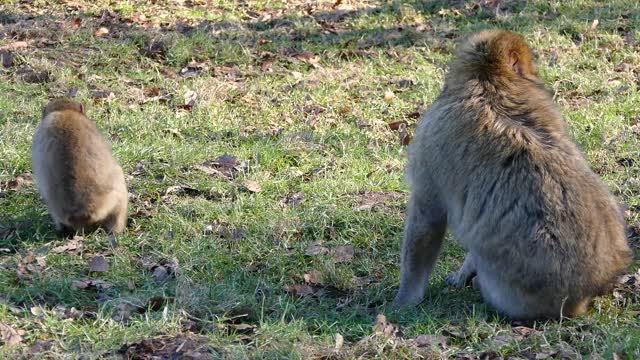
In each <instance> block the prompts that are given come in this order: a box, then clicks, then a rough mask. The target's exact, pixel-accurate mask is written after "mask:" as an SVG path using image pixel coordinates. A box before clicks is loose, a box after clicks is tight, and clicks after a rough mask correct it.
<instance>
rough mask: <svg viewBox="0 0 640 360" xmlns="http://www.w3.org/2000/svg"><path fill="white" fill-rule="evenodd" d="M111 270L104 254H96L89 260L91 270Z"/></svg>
mask: <svg viewBox="0 0 640 360" xmlns="http://www.w3.org/2000/svg"><path fill="white" fill-rule="evenodd" d="M107 271H109V263H108V262H107V259H105V258H104V256H95V257H93V259H91V261H90V262H89V272H98V273H104V272H107Z"/></svg>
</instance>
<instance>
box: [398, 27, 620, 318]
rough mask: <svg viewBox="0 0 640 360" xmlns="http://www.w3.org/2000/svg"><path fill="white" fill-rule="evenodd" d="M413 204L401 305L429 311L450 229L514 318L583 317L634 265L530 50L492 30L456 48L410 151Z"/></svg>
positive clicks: (487, 293)
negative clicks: (428, 295)
mask: <svg viewBox="0 0 640 360" xmlns="http://www.w3.org/2000/svg"><path fill="white" fill-rule="evenodd" d="M407 178H408V181H409V183H410V185H411V188H412V189H411V199H410V202H409V205H408V214H407V219H406V224H405V234H404V241H403V246H402V253H401V261H402V264H401V283H400V290H399V291H398V294H397V296H396V298H395V300H394V304H395V305H396V306H404V305H413V304H417V303H419V302H421V301H422V299H423V296H424V291H425V288H426V286H427V283H428V279H429V275H430V273H431V271H432V269H433V266H434V264H435V262H436V260H437V257H438V253H439V251H440V248H441V244H442V241H443V237H444V235H445V230H446V228H447V227H448V228H450V229H451V231H452V233H453V235H454V236H455V237H456V238H457V239H458V240H459V241H460V242H461V243H462V245H463V246H464V247H465V248H466V249H467V250H468V255H467V258H466V259H465V262H464V264H463V266H462V267H461V269H460V270H459V271H458V272H456V273H454V274H452V275H451V276H449V277H448V279H447V281H448V282H449V283H450V284H452V285H456V286H464V285H465V284H467V283H468V282H469V281H470V280H471V279H472V278H473V277H474V276H476V277H475V278H474V279H473V282H474V284H475V285H476V286H477V287H478V288H479V290H480V292H481V294H482V296H483V298H484V299H485V300H486V301H487V302H489V303H490V304H491V305H493V306H494V307H495V308H496V309H497V310H498V311H500V312H501V313H504V314H506V315H508V316H510V317H512V318H515V319H541V318H559V317H561V316H575V315H579V314H581V313H584V312H585V311H586V309H587V307H588V304H589V302H590V300H591V299H592V298H593V297H594V296H597V295H601V294H603V293H605V292H607V291H608V290H609V289H610V285H611V283H612V281H614V280H615V278H616V277H617V276H618V275H619V274H621V273H622V272H624V270H625V269H626V267H627V266H628V265H629V263H630V261H631V259H632V253H631V250H630V248H629V246H628V244H627V241H626V237H625V232H624V225H623V219H622V217H621V215H620V212H619V211H618V209H617V206H616V202H615V201H614V199H613V197H612V195H611V194H610V193H609V191H608V190H607V188H606V186H605V185H604V184H603V183H602V182H601V180H600V179H599V178H598V176H597V175H596V174H594V173H593V171H591V170H590V168H589V165H588V164H587V162H586V160H585V159H584V157H583V155H582V154H581V152H580V151H579V149H578V148H577V146H576V145H575V144H574V143H573V142H572V141H571V139H570V137H569V135H568V134H567V132H566V129H565V122H564V120H563V118H562V116H561V115H560V113H559V112H558V109H557V107H556V105H555V104H554V103H553V101H552V97H551V96H550V94H549V93H548V92H547V91H546V90H545V88H544V86H543V84H542V82H541V81H540V79H539V78H538V75H537V72H536V69H535V66H534V63H533V57H532V54H531V50H530V49H529V47H528V46H527V44H526V43H525V41H524V39H523V38H522V37H521V36H519V35H517V34H515V33H512V32H508V31H501V30H489V31H483V32H480V33H477V34H475V35H472V36H471V37H469V38H468V39H467V40H466V41H465V42H464V43H462V44H461V45H460V46H459V47H458V51H457V56H456V59H455V60H454V61H453V63H452V65H451V69H450V71H449V73H448V74H447V76H446V79H445V86H444V89H443V91H442V93H441V94H440V96H439V97H438V98H437V99H436V100H435V102H434V103H433V104H432V105H431V107H430V109H429V110H428V111H427V113H426V114H425V115H424V117H423V119H422V121H421V123H420V124H419V126H418V129H417V131H416V137H415V140H414V142H413V144H411V146H410V149H409V164H408V171H407Z"/></svg>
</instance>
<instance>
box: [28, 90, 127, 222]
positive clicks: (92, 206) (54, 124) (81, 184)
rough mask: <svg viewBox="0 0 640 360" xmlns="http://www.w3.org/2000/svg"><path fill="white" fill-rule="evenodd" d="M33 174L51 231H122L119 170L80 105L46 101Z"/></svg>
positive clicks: (123, 205)
mask: <svg viewBox="0 0 640 360" xmlns="http://www.w3.org/2000/svg"><path fill="white" fill-rule="evenodd" d="M31 156H32V166H33V174H34V178H35V180H36V184H37V186H38V190H39V191H40V194H41V195H42V197H43V198H44V201H45V202H46V204H47V208H48V209H49V213H50V214H51V217H52V218H53V221H54V223H55V227H56V230H58V231H60V232H68V231H71V230H73V231H77V230H81V231H85V230H90V229H93V228H95V227H97V226H103V227H104V228H105V229H106V230H108V231H109V232H110V233H111V234H116V233H120V232H122V231H123V230H124V228H125V225H126V221H127V203H128V195H127V187H126V185H125V180H124V174H123V172H122V169H121V168H120V166H119V165H118V163H117V162H116V160H115V159H114V158H113V156H112V155H111V149H110V147H109V145H108V144H107V142H106V141H105V139H104V138H103V137H102V135H101V134H100V131H99V130H98V128H97V127H96V125H95V123H94V122H93V121H91V120H89V119H88V118H87V117H86V116H85V114H84V106H83V105H81V104H79V103H77V102H75V101H73V100H70V99H65V98H63V99H56V100H53V101H51V102H49V103H48V104H47V105H46V106H45V108H44V110H43V111H42V122H41V123H40V126H39V127H38V129H37V130H36V133H35V135H34V138H33V145H32V148H31Z"/></svg>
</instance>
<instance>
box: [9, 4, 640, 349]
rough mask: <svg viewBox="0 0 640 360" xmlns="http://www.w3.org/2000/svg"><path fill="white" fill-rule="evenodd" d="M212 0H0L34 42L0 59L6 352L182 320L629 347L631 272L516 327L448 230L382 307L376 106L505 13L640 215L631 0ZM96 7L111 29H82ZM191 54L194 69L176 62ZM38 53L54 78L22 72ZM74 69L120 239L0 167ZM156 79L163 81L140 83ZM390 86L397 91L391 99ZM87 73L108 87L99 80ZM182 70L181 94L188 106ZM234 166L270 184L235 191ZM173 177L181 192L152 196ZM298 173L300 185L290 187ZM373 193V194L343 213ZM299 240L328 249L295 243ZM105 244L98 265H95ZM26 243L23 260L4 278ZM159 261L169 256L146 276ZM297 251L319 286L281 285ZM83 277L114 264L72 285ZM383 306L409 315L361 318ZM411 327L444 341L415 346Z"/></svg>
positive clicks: (175, 331) (285, 336)
mask: <svg viewBox="0 0 640 360" xmlns="http://www.w3.org/2000/svg"><path fill="white" fill-rule="evenodd" d="M205 3H206V2H205V1H185V2H184V3H183V4H182V5H177V4H178V2H170V1H156V2H147V1H124V0H119V1H112V2H111V4H112V5H111V9H110V10H108V8H107V7H106V5H103V4H102V2H89V1H75V2H69V3H66V4H64V3H55V4H51V2H46V1H35V2H32V3H28V2H18V1H13V2H7V1H5V2H3V5H0V46H3V45H7V44H12V43H14V42H15V41H22V40H24V41H28V42H29V46H28V47H26V48H21V49H16V50H12V51H11V53H12V56H13V66H11V67H7V68H2V67H0V93H1V94H3V96H0V159H1V161H0V181H2V183H1V184H2V185H0V193H2V196H0V248H1V249H2V251H1V252H0V323H1V324H5V325H8V326H10V327H11V328H13V329H15V330H16V331H20V332H21V337H22V341H21V342H20V344H18V345H16V346H7V345H5V346H2V347H0V357H8V358H15V357H25V358H31V357H43V358H46V357H47V356H49V357H53V358H63V357H65V358H68V357H72V358H76V357H77V358H79V357H83V358H97V357H105V358H111V357H114V358H115V357H118V356H121V355H122V353H118V351H119V350H120V349H126V346H125V347H123V346H124V345H126V344H129V345H130V346H134V345H135V344H138V345H139V347H138V348H136V349H138V350H135V351H134V350H131V351H134V352H136V351H137V352H140V348H144V347H143V346H142V345H140V344H141V341H143V340H145V339H156V340H157V341H159V342H165V343H167V344H170V345H171V344H172V345H171V346H167V347H166V348H167V349H174V350H175V349H176V348H177V347H178V346H179V345H180V343H181V342H180V341H182V340H181V339H187V338H188V339H194V341H195V342H196V343H197V344H199V346H201V349H200V351H202V352H203V353H205V352H206V353H207V354H209V355H208V356H209V357H213V358H256V359H262V358H267V359H271V358H273V359H276V358H278V359H280V358H321V357H323V356H324V357H329V358H331V357H333V358H354V357H364V358H369V357H374V358H415V357H416V356H417V355H422V356H425V357H427V358H428V357H435V358H448V357H461V356H465V355H464V354H467V355H468V356H471V355H470V354H473V355H477V356H481V355H482V354H483V353H484V356H489V354H493V355H497V354H499V355H500V356H503V357H507V356H515V357H518V358H527V357H531V356H533V357H535V356H536V354H538V355H539V356H542V355H541V354H552V353H553V354H555V356H561V355H563V356H567V357H577V356H578V355H576V354H581V355H582V356H588V355H591V354H600V355H602V356H603V357H604V358H611V357H612V356H613V354H614V353H617V354H619V355H620V356H627V358H635V357H640V327H639V326H638V318H637V314H638V311H640V299H639V298H638V295H637V294H635V293H630V294H626V296H625V297H623V298H621V299H616V298H614V297H613V296H612V295H610V296H605V297H602V298H599V299H597V300H596V302H595V304H594V305H593V306H592V308H591V309H590V312H589V314H588V315H587V316H584V317H581V318H578V319H573V320H565V321H563V322H547V323H536V324H534V328H535V331H533V333H531V334H527V335H526V336H525V335H520V334H519V333H518V331H522V330H521V329H520V328H518V327H514V324H512V323H510V322H509V321H508V320H506V319H504V318H501V317H499V316H497V315H495V313H493V312H492V311H491V309H490V308H489V307H488V306H487V305H485V304H483V302H482V301H481V298H480V297H479V296H478V294H477V293H475V292H474V291H472V290H470V289H464V290H454V289H450V288H448V287H446V286H445V284H444V277H445V276H446V274H448V273H449V272H451V271H453V270H455V269H456V267H457V266H459V265H460V263H461V261H462V258H463V255H464V253H463V251H462V249H461V248H460V247H459V246H457V245H456V244H455V242H454V241H452V240H453V239H449V240H448V241H447V244H446V246H445V249H444V251H443V254H442V256H441V259H440V261H439V263H438V264H437V266H436V270H435V274H434V275H433V277H432V280H431V284H430V287H429V290H428V292H429V294H428V298H427V301H426V302H425V303H424V304H423V306H422V307H420V308H417V309H415V310H405V311H402V312H394V311H392V310H391V308H390V307H389V303H390V301H391V300H392V299H393V296H394V295H395V291H396V290H397V286H398V279H399V271H398V270H399V246H400V239H401V236H402V225H403V218H404V206H405V202H406V199H407V187H406V184H405V182H404V175H403V168H404V164H405V161H406V149H405V148H404V147H402V146H401V145H400V141H399V138H398V134H397V133H396V132H394V131H392V130H390V129H389V127H388V126H387V123H391V122H394V121H401V120H405V121H407V122H408V123H409V124H410V125H414V124H415V123H416V121H417V119H416V117H415V116H414V115H413V114H414V113H415V112H423V111H424V109H425V108H426V107H428V105H429V104H430V103H431V102H432V101H433V99H434V98H435V97H436V96H437V94H438V92H439V91H440V88H441V86H442V81H443V75H444V73H445V72H446V69H447V62H448V61H449V60H450V58H451V51H452V50H453V48H454V45H455V41H456V39H458V38H460V37H462V36H464V35H466V34H469V33H471V32H473V31H477V30H479V29H483V28H488V27H500V28H505V29H511V30H514V31H518V32H520V33H521V34H523V35H524V36H525V37H526V39H527V41H528V42H529V43H530V44H531V46H532V47H533V48H534V49H535V52H536V56H537V61H538V63H539V68H540V73H541V76H542V78H543V79H544V80H545V82H546V83H547V84H548V87H549V88H551V89H553V90H554V92H555V98H556V101H557V103H558V104H559V106H560V108H561V110H562V112H563V114H564V115H565V116H566V118H567V121H568V123H569V128H570V131H571V134H572V135H573V136H574V138H575V140H576V142H577V143H579V145H580V146H581V147H582V149H583V150H584V152H585V154H586V156H587V158H588V160H589V162H590V163H591V164H592V167H593V168H594V169H595V170H596V171H597V172H598V173H599V174H600V175H601V176H602V177H603V179H604V180H605V182H606V183H607V185H608V186H609V187H610V189H612V191H613V192H614V194H615V195H616V196H617V197H618V199H619V200H620V201H621V202H625V203H626V204H628V205H629V207H630V209H631V212H632V215H631V218H630V219H629V222H630V223H635V222H638V221H640V180H639V179H640V177H639V176H640V171H639V170H638V169H639V167H638V164H640V150H639V149H640V147H639V146H638V145H639V142H640V141H639V139H640V125H639V115H638V114H639V113H640V94H639V92H638V86H639V84H640V82H639V79H640V77H639V76H640V75H639V74H640V68H638V64H639V63H640V51H639V47H638V46H639V45H638V44H637V42H639V41H640V34H638V30H637V29H640V10H638V9H639V7H638V3H637V2H634V1H622V0H618V1H610V2H607V3H604V2H599V1H590V0H584V1H580V0H573V1H562V2H560V1H557V2H546V1H537V0H533V1H527V2H524V1H514V2H505V3H506V5H504V8H503V9H501V10H500V12H499V14H498V16H496V15H495V14H494V13H493V12H492V11H491V10H489V9H487V7H486V6H487V4H488V3H489V2H484V1H481V2H480V3H481V4H483V5H482V6H480V7H474V6H473V5H472V3H464V2H451V3H453V5H449V3H450V2H447V1H440V2H438V1H436V2H423V1H388V2H382V1H355V0H350V1H349V0H344V1H343V3H344V4H343V5H341V6H339V7H337V8H335V9H334V8H332V5H333V4H334V2H333V1H319V2H313V3H312V2H305V1H299V2H297V1H293V2H291V1H289V2H288V3H285V2H283V1H273V0H256V1H247V2H244V1H243V2H240V1H211V2H210V4H209V5H203V4H205ZM485 3H486V4H485ZM313 4H315V5H313ZM441 9H445V11H442V12H441V13H442V14H440V10H441ZM453 10H457V11H458V12H456V11H453ZM140 14H144V15H145V16H146V20H144V21H141V20H140V16H139V15H140ZM76 18H79V19H81V21H80V23H79V26H76V25H75V24H74V21H73V19H76ZM594 19H598V20H599V25H598V26H597V28H596V29H595V31H588V30H589V29H590V27H591V24H592V22H593V20H594ZM154 23H155V24H156V25H157V26H154ZM102 26H104V27H107V28H108V29H109V30H110V32H109V34H107V35H105V36H97V35H95V32H96V30H97V29H98V28H99V27H102ZM304 51H307V52H310V53H311V55H317V56H318V57H319V58H318V61H315V60H314V59H312V60H309V58H310V56H308V54H304V53H303V52H304ZM192 61H195V62H197V63H201V65H199V66H200V67H199V68H198V69H200V70H198V69H195V70H192V71H191V72H190V73H191V76H183V75H181V70H182V69H183V68H186V67H187V65H188V64H189V63H190V62H192ZM266 61H270V62H271V64H270V65H269V64H265V65H263V64H264V63H265V62H266ZM621 63H627V64H629V65H628V66H624V65H620V64H621ZM263 69H264V70H267V71H264V70H263ZM269 69H270V70H269ZM616 70H618V71H616ZM45 71H46V72H48V74H49V78H50V80H51V81H49V82H35V83H33V82H27V81H26V80H28V78H29V74H33V73H40V72H45ZM72 89H77V99H78V100H79V101H81V102H83V103H85V104H86V105H87V108H88V114H89V116H90V117H91V118H92V119H94V120H95V121H96V122H97V123H98V125H99V127H100V128H101V129H102V130H103V132H104V134H105V135H106V136H107V137H109V138H110V139H111V141H112V146H113V150H114V153H115V154H116V156H117V158H118V159H119V160H120V163H121V164H122V167H123V169H124V170H125V172H126V173H127V174H128V175H129V176H128V180H127V181H128V185H129V191H130V194H131V204H130V224H129V226H128V231H127V232H126V233H125V234H124V235H123V236H121V237H120V238H119V244H120V246H119V248H118V249H116V250H114V251H110V250H109V240H108V237H107V236H106V234H105V233H104V232H101V231H98V232H95V233H91V234H86V236H85V239H84V241H83V247H82V249H80V250H77V251H68V252H62V253H57V252H56V251H54V249H55V248H56V247H57V246H60V245H63V244H64V243H65V242H66V241H67V240H65V239H62V238H60V237H59V236H57V235H56V234H55V232H54V230H53V226H52V224H51V221H50V219H49V218H48V215H47V211H46V208H45V206H44V204H43V203H42V201H41V200H40V199H39V196H38V194H37V190H36V189H35V187H34V186H33V185H30V184H25V185H23V186H22V187H21V188H20V189H19V190H17V191H15V190H11V189H7V183H6V182H7V181H9V180H12V179H14V178H16V177H18V176H19V175H20V174H22V173H23V172H25V171H29V170H30V146H31V138H32V135H33V132H34V130H35V127H36V125H37V123H38V121H39V116H40V113H41V109H42V106H43V105H44V104H45V102H46V101H47V99H48V98H50V97H55V96H62V95H65V94H67V93H68V92H69V91H70V90H72ZM158 89H160V90H161V91H163V92H164V93H166V101H158V100H157V99H156V100H153V99H152V98H153V97H154V96H155V95H157V94H158V91H160V90H158ZM386 90H391V91H393V92H394V93H395V95H396V97H395V98H394V99H392V100H391V101H386V100H385V99H384V93H385V91H386ZM96 91H106V93H107V94H108V93H109V92H113V94H114V96H113V98H111V99H107V100H104V99H102V100H100V99H95V98H94V95H93V94H94V93H95V92H96ZM189 91H194V92H195V93H197V99H196V101H195V105H194V106H193V108H192V109H191V110H185V109H183V105H184V104H185V99H184V96H185V94H187V93H188V92H189ZM223 154H231V155H233V156H235V157H236V158H237V159H238V161H240V162H242V166H239V167H240V168H241V169H240V171H234V173H233V178H231V179H229V178H225V177H221V176H212V175H209V174H207V173H206V172H205V171H202V170H201V169H199V165H201V164H202V163H204V162H205V161H207V160H216V159H217V158H219V157H220V156H221V155H223ZM621 159H631V161H633V162H634V164H632V165H631V166H626V167H625V166H622V165H620V163H621V162H623V161H622V160H621ZM136 170H137V171H136ZM248 180H252V181H256V182H258V183H259V184H260V185H261V187H262V191H261V192H258V193H252V192H249V191H247V190H246V189H245V187H244V184H245V182H246V181H248ZM176 185H182V186H188V187H190V188H194V189H196V190H191V191H186V192H182V193H181V192H173V193H170V194H168V195H165V192H166V190H167V189H168V188H169V187H171V186H176ZM365 191H368V192H373V195H371V194H370V193H364V192H365ZM296 193H301V194H302V195H301V196H302V198H303V200H302V201H301V202H300V203H298V204H295V205H292V203H291V200H290V199H291V197H292V195H293V194H296ZM371 202H375V203H376V205H375V206H374V208H373V211H358V208H359V207H361V206H364V207H367V204H371ZM208 225H210V227H208ZM221 233H222V234H221ZM234 234H235V235H234ZM314 243H318V244H320V245H321V246H323V247H325V248H327V249H328V252H327V253H323V254H319V255H314V256H309V255H305V252H306V251H307V249H308V248H309V247H310V246H311V245H312V244H314ZM338 246H353V247H354V249H355V256H354V258H353V259H351V260H348V261H346V262H339V263H335V262H334V261H333V257H332V251H333V249H335V248H336V247H338ZM31 253H33V254H34V256H35V258H32V259H33V260H30V258H29V254H31ZM98 255H102V256H105V257H106V259H107V260H108V262H109V265H110V267H109V270H108V271H107V272H105V273H98V274H96V273H89V271H88V263H89V261H90V260H91V258H93V257H94V256H98ZM38 257H39V258H41V259H40V262H41V263H40V264H38V262H37V261H36V260H35V259H36V258H38ZM25 259H26V260H25ZM21 263H23V265H24V264H26V266H27V269H26V272H27V275H28V276H24V273H22V276H19V274H18V270H19V269H20V267H19V265H20V264H21ZM175 264H177V265H175ZM160 265H164V266H165V267H166V268H167V269H169V270H170V269H171V268H177V271H176V272H175V273H171V274H170V276H169V278H168V279H167V280H166V281H163V282H158V281H156V280H155V279H154V275H153V274H154V271H155V270H156V269H157V268H158V266H160ZM636 267H637V266H634V269H635V268H636ZM312 271H316V272H317V273H314V274H318V276H319V277H320V278H319V279H318V281H319V283H318V284H313V285H312V289H313V291H314V294H313V295H311V296H302V297H301V296H297V295H296V294H295V293H291V292H287V289H291V288H293V286H294V285H296V284H304V283H305V278H304V275H305V274H308V273H311V272H312ZM81 280H102V281H104V282H106V283H107V284H108V285H109V286H107V287H105V288H100V289H97V288H88V289H78V288H76V287H74V286H73V283H74V281H81ZM636 290H637V289H636ZM71 309H74V310H71ZM381 313H383V314H385V315H386V316H387V318H388V319H389V321H390V322H392V323H394V324H397V325H398V326H399V327H400V328H401V329H402V331H403V333H404V334H403V336H402V337H399V338H397V337H394V336H387V335H384V334H380V333H379V332H378V333H377V332H376V330H374V324H375V319H376V315H377V314H381ZM238 324H248V325H253V326H255V328H251V329H242V327H241V326H240V327H239V326H238ZM516 325H517V324H516ZM196 334H197V335H196ZM336 334H340V335H341V336H342V337H343V339H344V345H343V346H342V347H340V348H339V349H336V348H335V347H336V340H335V337H336ZM424 334H432V335H443V336H445V338H446V345H445V346H438V345H434V346H433V347H431V348H429V347H421V348H418V347H416V346H413V345H412V342H411V341H410V339H413V338H415V337H416V336H418V335H424ZM3 336H4V335H3ZM163 336H165V337H163ZM172 339H173V340H172ZM175 339H177V340H175ZM172 341H173V342H176V341H177V344H173V343H172ZM132 344H133V345H132ZM156 348H157V347H156ZM149 349H150V347H147V348H146V350H147V351H151V350H149ZM182 349H184V350H185V351H186V349H190V348H189V345H185V346H183V348H182ZM156 350H157V349H156ZM192 350H193V349H192ZM157 351H160V352H161V351H164V350H157ZM167 351H169V350H167ZM193 351H196V350H193ZM131 354H132V353H129V355H131ZM165 355H166V354H165ZM471 358H472V357H471Z"/></svg>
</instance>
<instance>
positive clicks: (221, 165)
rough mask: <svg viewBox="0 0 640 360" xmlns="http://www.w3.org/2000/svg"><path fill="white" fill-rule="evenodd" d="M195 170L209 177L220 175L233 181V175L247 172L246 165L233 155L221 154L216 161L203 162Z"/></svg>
mask: <svg viewBox="0 0 640 360" xmlns="http://www.w3.org/2000/svg"><path fill="white" fill-rule="evenodd" d="M197 168H198V169H199V170H201V171H204V172H206V173H207V174H209V175H220V176H223V177H225V178H227V179H233V178H234V176H235V173H238V172H240V173H245V172H246V171H247V170H248V165H247V163H246V162H244V161H239V160H238V158H236V157H235V156H233V155H229V154H223V155H221V156H220V157H219V158H218V159H216V160H207V161H205V162H203V163H202V164H200V165H199V166H197Z"/></svg>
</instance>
